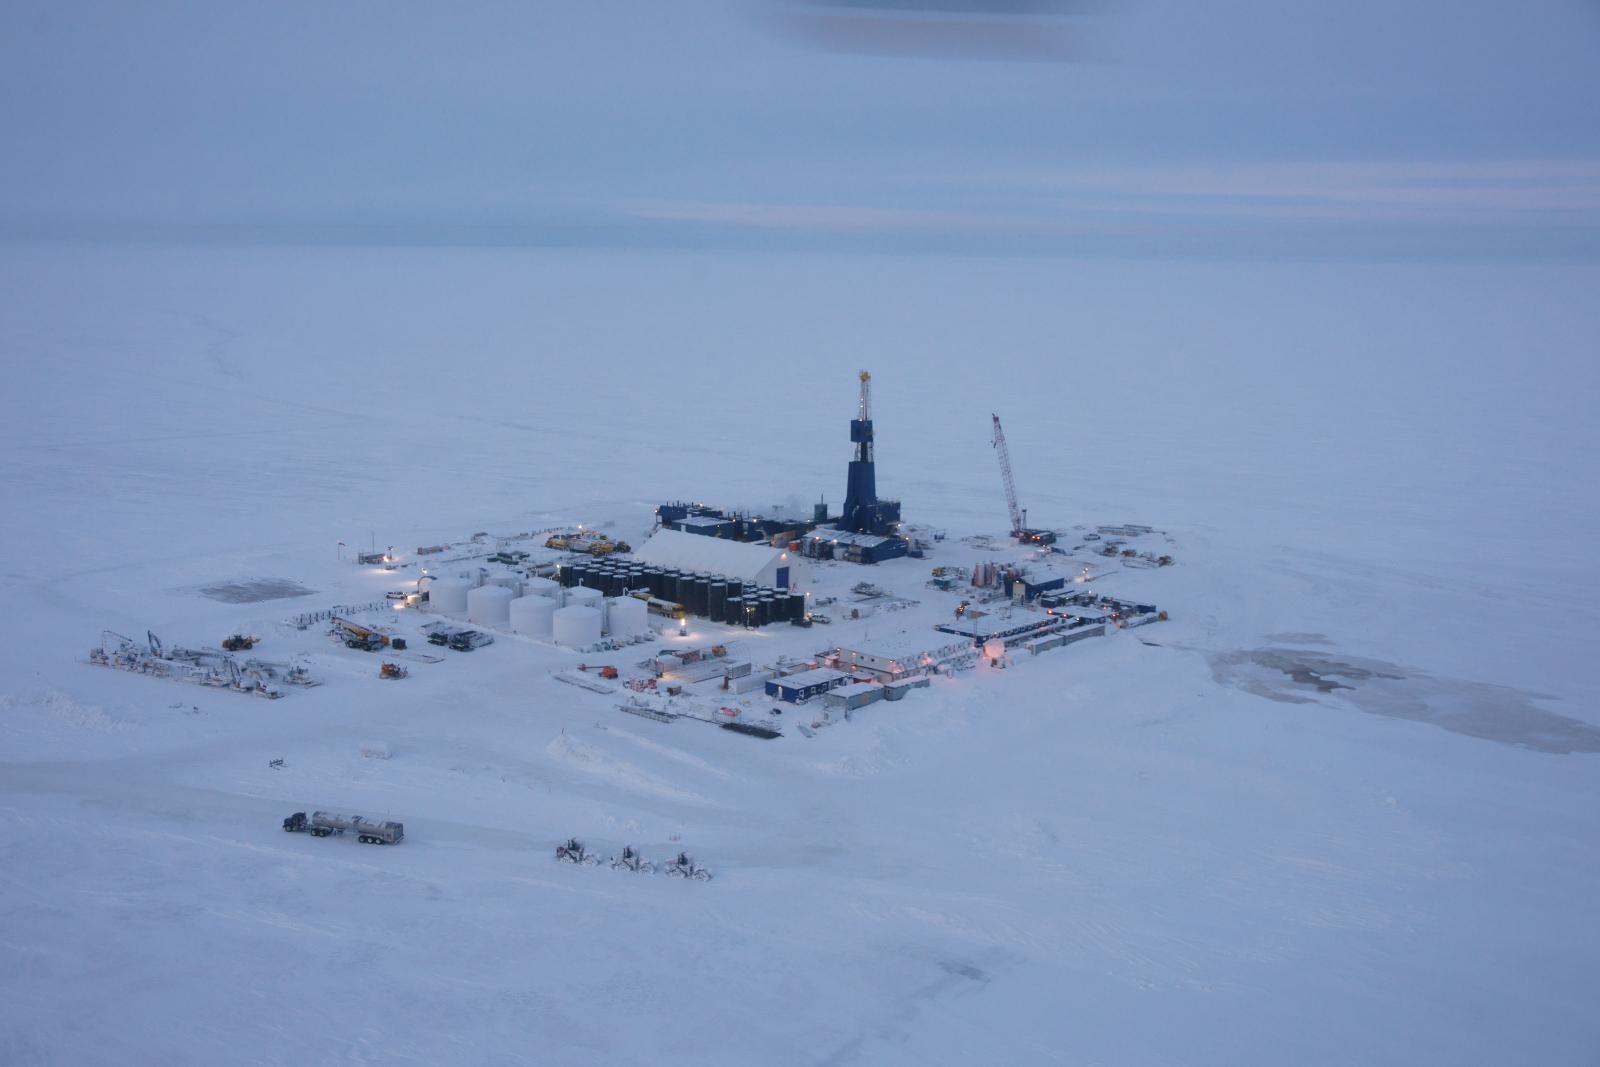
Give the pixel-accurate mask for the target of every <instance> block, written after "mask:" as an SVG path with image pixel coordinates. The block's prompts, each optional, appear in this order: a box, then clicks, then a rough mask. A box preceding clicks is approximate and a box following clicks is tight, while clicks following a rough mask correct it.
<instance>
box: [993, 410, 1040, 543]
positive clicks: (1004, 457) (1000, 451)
mask: <svg viewBox="0 0 1600 1067" xmlns="http://www.w3.org/2000/svg"><path fill="white" fill-rule="evenodd" d="M989 417H990V418H992V419H993V420H994V440H993V441H992V442H990V443H991V444H993V445H994V450H995V454H996V455H998V456H999V457H1000V480H1001V482H1003V483H1004V484H1005V487H1006V507H1008V508H1010V509H1011V536H1012V537H1015V538H1016V539H1017V540H1018V541H1022V542H1024V543H1028V544H1035V545H1048V544H1052V543H1053V542H1054V541H1055V539H1056V535H1055V533H1054V532H1053V531H1051V530H1030V529H1029V528H1028V513H1027V511H1026V510H1025V509H1023V508H1022V507H1021V506H1020V505H1019V504H1018V503H1017V482H1016V479H1015V478H1014V477H1012V474H1011V451H1010V450H1009V449H1008V448H1006V432H1005V431H1004V430H1002V429H1001V428H1000V416H999V415H996V414H994V413H992V412H991V413H990V416H989Z"/></svg>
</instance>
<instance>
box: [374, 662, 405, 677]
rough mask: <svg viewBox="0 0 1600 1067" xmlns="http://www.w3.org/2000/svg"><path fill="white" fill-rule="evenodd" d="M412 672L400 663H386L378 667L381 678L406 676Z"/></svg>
mask: <svg viewBox="0 0 1600 1067" xmlns="http://www.w3.org/2000/svg"><path fill="white" fill-rule="evenodd" d="M410 674H411V672H410V671H408V670H406V669H405V668H404V667H402V666H400V664H398V663H385V664H384V665H383V666H381V667H379V668H378V677H379V678H405V677H408V676H409V675H410Z"/></svg>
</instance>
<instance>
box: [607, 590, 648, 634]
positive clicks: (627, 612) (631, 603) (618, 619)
mask: <svg viewBox="0 0 1600 1067" xmlns="http://www.w3.org/2000/svg"><path fill="white" fill-rule="evenodd" d="M606 627H607V629H609V630H610V631H611V636H612V637H638V636H639V635H641V634H644V633H648V632H649V630H650V621H649V613H648V609H646V607H645V603H644V601H642V600H639V599H637V598H636V597H631V596H619V597H613V598H612V599H611V600H609V601H607V602H606Z"/></svg>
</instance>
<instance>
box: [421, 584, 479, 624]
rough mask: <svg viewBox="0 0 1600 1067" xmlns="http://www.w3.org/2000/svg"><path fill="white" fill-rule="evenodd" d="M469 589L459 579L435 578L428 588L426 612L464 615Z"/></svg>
mask: <svg viewBox="0 0 1600 1067" xmlns="http://www.w3.org/2000/svg"><path fill="white" fill-rule="evenodd" d="M470 588H472V587H471V586H469V585H468V584H467V583H466V582H464V581H462V580H461V579H460V578H436V579H435V580H434V582H433V584H432V585H430V586H428V610H429V611H432V612H436V613H438V614H440V615H465V614H466V613H467V590H468V589H470Z"/></svg>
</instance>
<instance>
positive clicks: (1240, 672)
mask: <svg viewBox="0 0 1600 1067" xmlns="http://www.w3.org/2000/svg"><path fill="white" fill-rule="evenodd" d="M1278 636H1288V635H1278ZM1208 658H1209V659H1210V661H1211V674H1212V677H1213V678H1215V679H1216V680H1217V682H1218V684H1220V685H1226V686H1231V687H1233V688H1235V689H1243V690H1245V691H1246V692H1250V693H1255V694H1256V695H1257V696H1263V697H1266V698H1267V699H1268V700H1277V701H1281V702H1283V703H1286V704H1317V703H1328V702H1333V703H1337V704H1345V705H1349V706H1350V707H1353V708H1355V709H1356V710H1358V711H1364V712H1367V713H1368V714H1371V715H1383V716H1387V717H1389V718H1392V719H1410V720H1411V721H1413V722H1425V723H1427V724H1429V725H1430V726H1437V727H1439V728H1440V729H1441V730H1449V731H1451V732H1452V733H1458V734H1465V735H1467V736H1468V737H1478V738H1482V739H1483V740H1485V741H1497V742H1499V743H1500V744H1503V745H1514V746H1516V747H1518V748H1527V749H1532V750H1534V751H1536V752H1550V753H1555V754H1558V755H1568V754H1570V753H1574V752H1600V727H1595V726H1591V725H1589V724H1588V723H1586V722H1583V721H1581V720H1579V719H1572V718H1568V717H1567V716H1565V715H1557V714H1555V713H1554V712H1550V711H1546V710H1544V709H1543V708H1541V707H1539V706H1538V704H1537V702H1539V701H1549V700H1554V699H1555V698H1554V697H1551V696H1547V695H1544V694H1542V693H1532V692H1528V691H1526V690H1522V689H1513V688H1511V687H1509V686H1503V685H1488V684H1486V683H1483V682H1468V681H1464V680H1462V679H1459V678H1438V677H1435V676H1434V675H1431V674H1427V673H1425V672H1423V671H1419V670H1413V669H1412V668H1409V667H1400V666H1397V665H1396V664H1393V663H1385V662H1383V661H1382V660H1373V659H1362V658H1359V657H1356V656H1338V655H1335V654H1333V653H1330V652H1326V651H1323V650H1320V649H1311V648H1256V649H1241V650H1239V651H1237V652H1218V653H1211V654H1210V655H1209V657H1208ZM1330 698H1331V699H1330Z"/></svg>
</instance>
